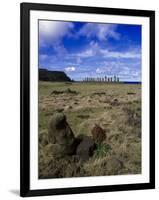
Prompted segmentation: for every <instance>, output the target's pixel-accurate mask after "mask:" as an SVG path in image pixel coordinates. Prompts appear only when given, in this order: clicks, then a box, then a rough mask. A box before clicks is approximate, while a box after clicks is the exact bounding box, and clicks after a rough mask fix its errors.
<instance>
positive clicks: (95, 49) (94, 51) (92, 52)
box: [73, 41, 141, 59]
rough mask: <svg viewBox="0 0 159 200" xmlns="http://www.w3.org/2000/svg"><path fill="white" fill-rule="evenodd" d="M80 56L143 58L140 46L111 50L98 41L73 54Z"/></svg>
mask: <svg viewBox="0 0 159 200" xmlns="http://www.w3.org/2000/svg"><path fill="white" fill-rule="evenodd" d="M73 55H74V56H77V57H79V58H89V57H93V56H101V57H103V58H116V59H120V58H129V59H131V58H141V53H140V50H139V49H138V48H135V49H131V50H127V51H124V52H121V51H110V50H108V49H103V48H101V47H100V46H99V44H98V43H97V42H94V41H91V42H90V44H89V47H88V48H87V49H85V50H83V51H81V52H79V53H77V54H73Z"/></svg>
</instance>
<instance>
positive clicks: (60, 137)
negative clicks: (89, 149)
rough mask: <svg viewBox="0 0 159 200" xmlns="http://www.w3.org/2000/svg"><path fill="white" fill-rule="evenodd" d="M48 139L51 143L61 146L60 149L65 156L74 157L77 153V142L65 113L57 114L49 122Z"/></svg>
mask: <svg viewBox="0 0 159 200" xmlns="http://www.w3.org/2000/svg"><path fill="white" fill-rule="evenodd" d="M48 139H49V142H50V143H52V144H57V145H60V146H59V148H60V149H61V152H63V153H64V154H67V155H72V154H73V153H74V152H75V149H76V140H75V137H74V134H73V132H72V130H71V128H70V126H69V124H68V123H67V121H66V117H65V115H64V114H63V113H55V114H54V115H53V116H52V118H51V120H50V122H49V131H48ZM57 145H56V148H57Z"/></svg>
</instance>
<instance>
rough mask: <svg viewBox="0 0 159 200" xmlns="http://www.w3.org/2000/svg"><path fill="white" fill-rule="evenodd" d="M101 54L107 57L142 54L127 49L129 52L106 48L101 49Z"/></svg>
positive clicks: (138, 56)
mask: <svg viewBox="0 0 159 200" xmlns="http://www.w3.org/2000/svg"><path fill="white" fill-rule="evenodd" d="M100 52H101V54H102V55H103V56H104V57H105V58H140V57H141V54H140V53H139V52H136V51H135V50H134V51H127V52H117V51H108V50H105V49H100Z"/></svg>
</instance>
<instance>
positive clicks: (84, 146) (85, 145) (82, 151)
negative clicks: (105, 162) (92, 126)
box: [76, 136, 95, 161]
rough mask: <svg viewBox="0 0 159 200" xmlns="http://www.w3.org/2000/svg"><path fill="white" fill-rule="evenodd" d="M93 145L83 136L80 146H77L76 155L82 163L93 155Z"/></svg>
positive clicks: (91, 141) (91, 140) (92, 142)
mask: <svg viewBox="0 0 159 200" xmlns="http://www.w3.org/2000/svg"><path fill="white" fill-rule="evenodd" d="M94 148H95V143H94V141H93V139H92V138H91V137H88V136H84V137H83V139H82V141H81V142H80V144H79V145H78V146H77V149H76V155H78V156H79V158H80V159H81V160H83V161H85V160H88V159H89V157H90V156H92V155H93V150H94Z"/></svg>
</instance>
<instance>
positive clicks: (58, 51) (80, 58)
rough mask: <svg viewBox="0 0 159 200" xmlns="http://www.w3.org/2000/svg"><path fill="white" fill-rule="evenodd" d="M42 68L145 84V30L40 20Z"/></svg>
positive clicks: (73, 75) (129, 26)
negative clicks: (142, 62)
mask: <svg viewBox="0 0 159 200" xmlns="http://www.w3.org/2000/svg"><path fill="white" fill-rule="evenodd" d="M39 68H45V69H48V70H55V71H64V72H65V73H66V74H67V75H68V76H69V77H70V78H72V79H74V80H82V79H84V78H85V77H96V78H97V77H104V76H108V77H111V76H114V75H116V76H118V77H119V78H120V80H122V81H141V26H140V25H124V24H106V23H105V24H101V23H87V22H62V21H46V20H40V21H39Z"/></svg>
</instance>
